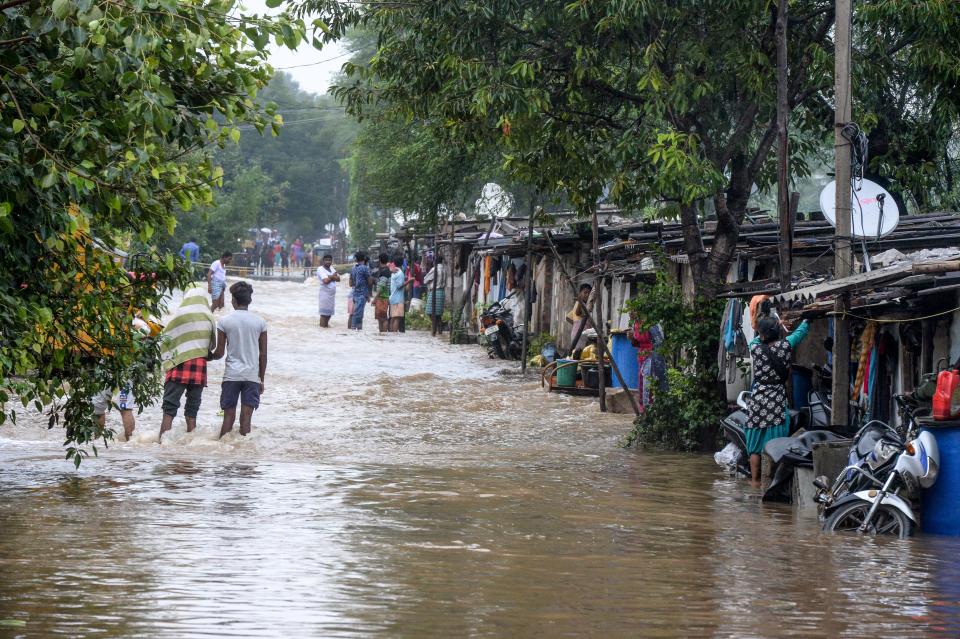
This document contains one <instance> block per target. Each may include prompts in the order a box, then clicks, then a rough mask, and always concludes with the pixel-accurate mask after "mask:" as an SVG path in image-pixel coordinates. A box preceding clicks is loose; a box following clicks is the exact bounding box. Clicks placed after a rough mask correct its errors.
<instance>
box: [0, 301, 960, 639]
mask: <svg viewBox="0 0 960 639" xmlns="http://www.w3.org/2000/svg"><path fill="white" fill-rule="evenodd" d="M314 294H315V290H314V289H309V288H306V287H298V286H296V285H280V284H269V285H257V291H256V292H255V304H258V305H259V306H260V308H259V310H261V311H262V312H265V313H266V314H267V316H268V320H269V322H270V331H271V342H270V343H271V349H272V352H271V372H270V383H269V385H268V391H267V394H265V395H264V407H263V410H261V411H258V413H257V414H256V417H255V420H254V433H253V435H252V436H251V437H249V438H240V437H239V436H228V437H227V438H225V439H224V440H222V441H218V440H217V439H216V432H217V425H218V422H219V419H218V417H217V415H216V385H215V384H216V381H215V380H216V370H215V371H214V377H213V379H212V383H213V384H214V386H212V387H211V388H210V389H208V391H207V396H206V402H205V404H204V408H203V409H202V411H201V415H200V420H199V421H200V428H199V431H198V432H197V433H195V434H192V435H186V434H185V433H183V432H182V431H183V425H182V424H178V425H177V426H176V427H175V431H174V433H173V434H172V436H171V437H170V438H169V440H168V439H167V437H165V438H164V443H163V445H162V446H160V445H157V444H156V443H155V439H151V437H150V436H151V435H152V434H155V430H156V428H157V427H158V426H159V415H158V414H157V412H156V410H155V409H152V410H151V411H148V412H147V413H145V414H144V415H142V416H141V418H140V420H139V425H138V436H139V437H137V438H135V439H134V441H132V442H130V443H127V444H118V445H116V446H112V447H111V448H110V449H109V450H108V451H105V452H103V453H102V455H101V458H100V459H96V460H90V461H89V463H86V462H85V463H84V465H83V466H82V467H81V469H80V471H78V472H74V471H73V470H72V467H70V466H67V465H66V464H65V462H63V460H62V454H61V453H60V451H59V448H58V446H59V441H58V440H57V439H56V437H54V436H51V435H49V434H48V433H47V431H46V430H44V429H42V428H36V429H31V428H30V427H29V426H28V425H25V424H24V423H20V424H18V425H17V426H16V427H14V428H11V429H8V430H3V431H0V433H2V434H3V436H4V437H6V439H3V440H0V523H2V530H3V534H2V535H0V621H2V620H4V619H14V620H21V621H25V622H26V626H24V627H23V628H20V629H11V628H4V627H3V626H2V625H0V636H6V634H5V633H7V634H10V635H11V636H19V635H23V636H38V637H46V636H83V635H95V634H100V635H103V636H111V637H157V636H178V637H179V636H204V635H207V636H237V637H241V636H242V637H250V636H256V637H309V636H317V637H338V636H339V637H348V636H363V637H368V636H401V637H405V636H411V637H413V636H417V637H419V636H457V637H459V636H510V637H513V636H517V637H522V636H628V635H629V636H714V637H770V636H817V637H820V636H850V637H854V636H855V637H862V636H870V635H876V636H898V637H921V636H943V637H952V636H957V634H958V630H960V628H958V623H957V616H958V615H957V613H958V609H960V566H958V564H957V562H956V557H958V556H960V553H958V550H960V546H958V543H957V542H956V541H955V540H949V539H937V538H924V537H921V538H918V539H915V540H911V541H906V542H901V541H896V540H872V539H855V538H854V539H845V538H837V537H826V536H823V535H821V534H820V533H819V529H818V526H817V523H816V521H815V520H811V519H809V518H805V517H803V516H798V515H795V514H794V512H793V511H792V510H790V509H789V508H785V507H782V506H767V505H762V504H760V503H759V501H758V500H757V498H756V495H755V494H754V493H752V492H750V491H749V490H747V489H746V488H745V487H744V486H743V485H742V484H740V483H737V482H734V481H732V480H730V479H727V478H725V477H723V476H722V475H721V474H720V473H719V472H718V471H717V470H716V467H715V466H714V465H713V462H712V460H711V459H710V458H709V457H700V456H687V455H651V454H642V453H634V452H626V451H622V450H620V449H618V448H617V447H616V445H615V444H616V441H617V439H618V438H619V437H620V436H621V435H622V434H623V432H624V430H625V428H626V420H624V419H623V418H622V417H616V416H605V415H600V414H598V413H596V412H595V409H593V408H592V407H591V406H590V405H589V404H588V403H585V402H584V401H582V400H572V399H569V398H556V397H548V396H546V395H544V394H542V393H541V392H540V391H539V390H538V389H536V388H535V384H533V383H531V382H520V381H519V380H516V379H511V378H505V377H502V376H499V375H498V374H497V370H498V366H497V364H496V363H493V362H489V361H487V360H484V359H483V358H482V353H481V352H480V350H479V349H470V348H466V349H465V348H458V347H451V346H448V345H445V344H441V343H437V342H432V341H430V340H429V339H428V338H426V337H425V336H423V335H414V334H408V335H404V336H390V337H382V336H379V335H376V334H375V333H369V332H368V333H365V334H362V335H356V334H350V333H347V332H346V331H344V330H343V329H342V328H339V329H334V330H332V331H328V332H325V333H321V332H319V330H318V329H313V318H312V317H309V316H307V315H306V314H307V313H308V312H309V310H310V309H312V308H313V303H312V301H313V298H312V296H313V295H314ZM258 295H259V296H260V297H258ZM342 317H343V315H342V313H341V315H340V320H341V322H342ZM331 377H332V378H333V382H331V381H330V379H331ZM24 421H26V420H24ZM38 423H40V422H39V421H38ZM54 435H56V433H55V434H54ZM48 438H49V439H48ZM8 631H9V632H8Z"/></svg>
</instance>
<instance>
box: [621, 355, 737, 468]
mask: <svg viewBox="0 0 960 639" xmlns="http://www.w3.org/2000/svg"><path fill="white" fill-rule="evenodd" d="M667 383H668V384H669V388H667V389H666V390H663V391H659V392H658V393H656V394H655V399H654V401H653V403H652V404H651V405H650V406H648V407H647V408H646V410H645V411H644V412H643V413H641V415H640V416H639V417H637V418H636V419H635V420H634V422H633V430H631V431H630V433H629V434H628V435H627V438H626V440H624V442H623V445H624V447H628V446H633V445H643V446H647V447H650V448H654V449H659V450H679V451H696V450H705V449H711V448H713V447H715V445H716V444H717V435H718V433H719V423H720V419H721V418H722V417H723V414H724V410H725V408H726V406H725V403H724V402H723V401H722V398H721V397H720V396H719V393H718V392H717V388H718V386H717V380H716V378H710V377H706V378H704V377H697V376H694V375H690V374H687V373H684V372H682V371H680V370H678V369H676V368H669V369H667Z"/></svg>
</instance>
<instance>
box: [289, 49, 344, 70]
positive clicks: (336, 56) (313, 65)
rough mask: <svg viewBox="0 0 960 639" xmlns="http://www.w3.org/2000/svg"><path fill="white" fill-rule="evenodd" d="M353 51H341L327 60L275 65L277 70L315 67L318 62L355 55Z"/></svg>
mask: <svg viewBox="0 0 960 639" xmlns="http://www.w3.org/2000/svg"><path fill="white" fill-rule="evenodd" d="M353 53H354V52H353V51H347V52H346V53H341V54H340V55H335V56H333V57H332V58H327V59H326V60H317V61H316V62H308V63H306V64H292V65H290V66H288V67H273V68H274V69H276V70H277V71H285V70H286V69H302V68H303V67H315V66H317V65H318V64H326V63H327V62H333V61H334V60H339V59H340V58H345V57H347V56H348V55H353Z"/></svg>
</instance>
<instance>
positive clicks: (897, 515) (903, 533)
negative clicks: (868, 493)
mask: <svg viewBox="0 0 960 639" xmlns="http://www.w3.org/2000/svg"><path fill="white" fill-rule="evenodd" d="M870 506H871V504H870V502H868V501H855V502H851V503H849V504H844V505H843V506H840V507H839V508H838V509H837V510H835V511H834V512H833V513H832V514H831V515H830V516H829V517H827V520H826V521H825V522H823V531H824V532H831V533H848V534H849V533H857V532H858V531H859V529H860V525H861V524H862V523H863V520H864V519H865V518H866V516H867V512H869V510H870ZM868 534H870V535H894V536H896V537H899V538H900V539H906V538H908V537H910V536H911V535H912V534H913V522H912V521H910V518H909V517H907V516H906V515H904V514H903V513H902V512H901V511H899V510H897V509H896V508H894V507H893V506H887V505H886V504H881V506H880V507H879V508H877V512H875V513H874V515H873V520H872V521H871V522H870V529H869V531H868Z"/></svg>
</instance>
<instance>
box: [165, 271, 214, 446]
mask: <svg viewBox="0 0 960 639" xmlns="http://www.w3.org/2000/svg"><path fill="white" fill-rule="evenodd" d="M162 335H163V370H164V371H165V373H166V375H165V377H164V384H163V420H162V421H161V422H160V435H159V437H158V438H157V441H158V442H160V441H162V440H163V434H164V433H165V432H167V431H168V430H170V429H171V428H173V419H174V418H175V417H176V416H177V411H178V410H179V409H180V398H181V397H183V395H184V393H186V395H187V401H186V405H185V406H184V410H183V414H184V416H185V417H186V421H187V432H188V433H192V432H193V431H194V430H195V429H196V428H197V413H198V412H199V411H200V401H201V399H202V397H203V389H204V387H206V385H207V357H208V355H209V354H210V353H211V352H212V351H213V350H214V349H215V348H216V347H217V323H216V321H215V320H214V319H213V312H212V311H211V310H210V301H209V300H208V299H207V292H206V291H205V290H203V287H201V286H194V287H191V288H188V289H187V290H186V292H185V293H184V294H183V301H181V302H180V307H179V308H178V309H177V312H176V313H175V314H174V316H173V318H172V319H171V320H170V321H169V322H167V325H166V326H164V327H163V333H162Z"/></svg>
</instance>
